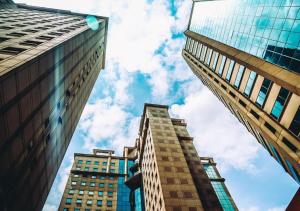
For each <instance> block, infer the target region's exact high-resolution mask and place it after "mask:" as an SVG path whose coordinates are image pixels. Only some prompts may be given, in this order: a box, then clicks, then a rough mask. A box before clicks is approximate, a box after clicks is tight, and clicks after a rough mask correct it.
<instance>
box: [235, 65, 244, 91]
mask: <svg viewBox="0 0 300 211" xmlns="http://www.w3.org/2000/svg"><path fill="white" fill-rule="evenodd" d="M244 71H245V67H244V66H243V65H240V67H239V70H238V73H237V75H236V78H235V81H234V86H235V87H236V88H239V87H240V84H241V80H242V77H243V74H244Z"/></svg>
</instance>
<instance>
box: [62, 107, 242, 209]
mask: <svg viewBox="0 0 300 211" xmlns="http://www.w3.org/2000/svg"><path fill="white" fill-rule="evenodd" d="M113 153H114V152H113V151H111V150H94V153H93V154H79V153H76V154H75V155H74V163H73V166H72V169H71V173H70V175H69V179H68V182H67V184H66V188H65V191H64V194H63V197H62V200H61V203H60V207H59V211H80V210H81V211H83V210H84V211H91V210H93V211H100V210H110V211H144V210H146V211H156V210H159V211H202V210H214V211H218V210H220V211H221V210H227V211H234V210H238V208H237V207H236V205H235V203H234V201H233V199H232V197H231V195H230V193H229V191H228V189H227V188H226V186H225V183H224V181H225V179H224V178H222V177H221V176H220V174H219V172H218V170H217V168H216V163H215V162H214V161H213V159H212V158H208V157H199V156H198V154H197V151H196V149H195V147H194V144H193V138H192V137H190V136H189V134H188V132H187V129H186V123H185V122H184V120H182V119H173V118H170V116H169V114H168V107H167V106H163V105H156V104H145V106H144V112H143V115H142V118H141V122H140V129H139V137H138V138H137V139H136V141H135V145H134V147H124V150H123V155H122V156H116V155H114V154H113Z"/></svg>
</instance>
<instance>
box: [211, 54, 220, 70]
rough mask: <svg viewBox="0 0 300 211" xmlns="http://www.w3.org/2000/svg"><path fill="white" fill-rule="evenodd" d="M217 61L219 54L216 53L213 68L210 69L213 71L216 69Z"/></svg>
mask: <svg viewBox="0 0 300 211" xmlns="http://www.w3.org/2000/svg"><path fill="white" fill-rule="evenodd" d="M218 59H219V53H218V52H216V54H215V60H214V64H213V66H212V69H213V70H214V71H215V70H216V67H217V64H218Z"/></svg>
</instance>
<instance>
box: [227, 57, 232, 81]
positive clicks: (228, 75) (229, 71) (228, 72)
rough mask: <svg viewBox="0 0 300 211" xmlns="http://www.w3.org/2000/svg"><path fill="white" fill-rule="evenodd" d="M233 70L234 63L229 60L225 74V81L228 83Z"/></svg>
mask: <svg viewBox="0 0 300 211" xmlns="http://www.w3.org/2000/svg"><path fill="white" fill-rule="evenodd" d="M233 68H234V61H233V60H231V61H230V64H229V68H228V71H227V74H226V80H227V81H230V79H231V75H232V71H233Z"/></svg>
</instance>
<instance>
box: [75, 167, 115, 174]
mask: <svg viewBox="0 0 300 211" xmlns="http://www.w3.org/2000/svg"><path fill="white" fill-rule="evenodd" d="M76 170H78V171H81V170H83V171H92V172H102V173H106V168H102V169H101V171H99V169H98V168H89V167H84V168H83V169H81V167H80V166H77V167H76ZM109 173H116V169H109Z"/></svg>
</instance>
